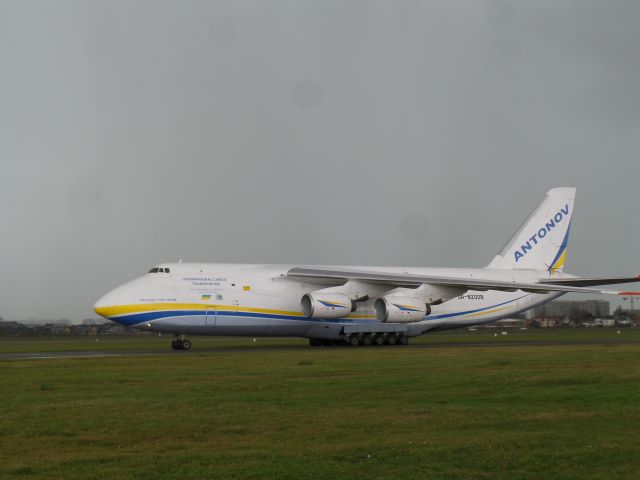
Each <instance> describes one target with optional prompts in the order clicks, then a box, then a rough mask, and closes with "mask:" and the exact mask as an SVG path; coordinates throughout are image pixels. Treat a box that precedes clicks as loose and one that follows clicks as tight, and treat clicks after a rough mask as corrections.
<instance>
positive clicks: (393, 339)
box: [386, 333, 398, 345]
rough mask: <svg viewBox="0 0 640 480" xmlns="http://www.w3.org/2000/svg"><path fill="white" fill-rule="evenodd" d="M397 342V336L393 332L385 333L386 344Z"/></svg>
mask: <svg viewBox="0 0 640 480" xmlns="http://www.w3.org/2000/svg"><path fill="white" fill-rule="evenodd" d="M397 343H398V336H397V335H396V334H395V333H390V334H389V335H387V341H386V344H387V345H396V344H397Z"/></svg>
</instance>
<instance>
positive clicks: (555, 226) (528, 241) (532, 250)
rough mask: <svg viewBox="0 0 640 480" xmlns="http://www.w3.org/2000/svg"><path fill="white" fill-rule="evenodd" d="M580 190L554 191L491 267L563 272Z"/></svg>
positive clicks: (533, 213)
mask: <svg viewBox="0 0 640 480" xmlns="http://www.w3.org/2000/svg"><path fill="white" fill-rule="evenodd" d="M575 195H576V189H575V188H570V187H564V188H553V189H551V190H549V191H548V192H547V194H546V195H545V197H544V199H543V200H542V202H540V203H539V204H538V206H537V207H536V208H535V209H534V210H533V212H531V215H529V217H528V218H527V220H525V222H524V223H523V224H522V226H521V227H520V228H519V229H518V230H517V231H516V233H514V234H513V236H512V237H511V238H510V239H509V240H508V241H507V243H506V244H505V246H504V247H503V248H502V250H501V251H500V253H498V254H497V255H496V256H495V258H494V259H493V260H492V261H491V263H490V264H489V265H487V268H494V269H501V270H548V271H549V272H558V271H562V268H563V267H564V262H565V260H566V258H567V243H568V241H569V230H570V228H571V216H572V215H573V204H574V200H575Z"/></svg>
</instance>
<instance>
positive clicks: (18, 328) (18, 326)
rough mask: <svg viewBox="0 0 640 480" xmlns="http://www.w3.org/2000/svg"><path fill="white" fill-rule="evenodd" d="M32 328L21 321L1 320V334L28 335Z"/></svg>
mask: <svg viewBox="0 0 640 480" xmlns="http://www.w3.org/2000/svg"><path fill="white" fill-rule="evenodd" d="M30 331H31V329H30V328H29V327H27V326H26V325H23V324H22V323H19V322H5V321H0V335H9V336H16V335H28V334H29V333H30Z"/></svg>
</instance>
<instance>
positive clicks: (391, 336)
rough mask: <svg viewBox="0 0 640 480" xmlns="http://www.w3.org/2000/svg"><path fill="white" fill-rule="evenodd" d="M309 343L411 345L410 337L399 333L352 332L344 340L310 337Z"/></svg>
mask: <svg viewBox="0 0 640 480" xmlns="http://www.w3.org/2000/svg"><path fill="white" fill-rule="evenodd" d="M309 345H311V346H312V347H320V346H329V345H347V346H350V347H358V346H363V347H370V346H372V345H373V346H378V347H379V346H382V345H409V337H407V336H406V335H403V334H397V333H352V334H351V335H347V336H345V338H344V340H340V341H333V340H321V339H319V338H310V339H309Z"/></svg>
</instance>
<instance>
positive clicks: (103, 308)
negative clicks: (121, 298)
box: [93, 292, 114, 319]
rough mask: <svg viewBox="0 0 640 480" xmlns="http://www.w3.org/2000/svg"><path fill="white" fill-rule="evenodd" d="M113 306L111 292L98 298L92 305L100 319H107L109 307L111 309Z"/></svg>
mask: <svg viewBox="0 0 640 480" xmlns="http://www.w3.org/2000/svg"><path fill="white" fill-rule="evenodd" d="M113 305H114V302H113V294H112V292H109V293H107V294H106V295H103V296H102V297H100V299H99V300H98V301H97V302H96V303H95V304H94V305H93V309H94V310H95V312H96V313H97V314H98V315H100V316H101V317H104V318H106V319H109V310H110V309H109V307H112V306H113Z"/></svg>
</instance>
